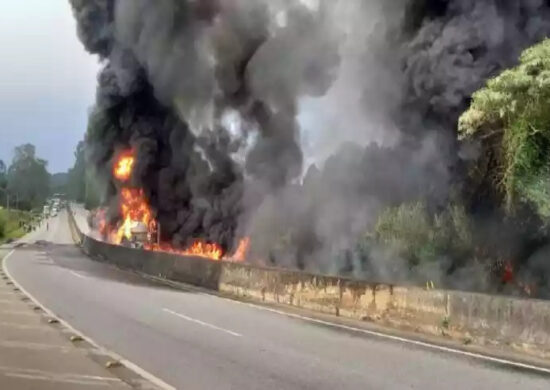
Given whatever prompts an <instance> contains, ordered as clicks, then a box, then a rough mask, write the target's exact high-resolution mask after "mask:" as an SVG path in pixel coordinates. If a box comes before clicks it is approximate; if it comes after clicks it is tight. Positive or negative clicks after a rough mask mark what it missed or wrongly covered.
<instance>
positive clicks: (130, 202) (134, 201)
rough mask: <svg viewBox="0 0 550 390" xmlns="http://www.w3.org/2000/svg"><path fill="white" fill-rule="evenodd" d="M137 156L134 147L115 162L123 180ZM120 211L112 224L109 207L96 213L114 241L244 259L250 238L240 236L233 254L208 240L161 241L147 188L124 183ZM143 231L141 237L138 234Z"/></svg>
mask: <svg viewBox="0 0 550 390" xmlns="http://www.w3.org/2000/svg"><path fill="white" fill-rule="evenodd" d="M134 162H135V157H134V152H133V151H132V150H129V151H126V152H123V153H121V154H120V156H119V157H118V159H117V161H116V162H115V164H114V166H113V176H114V177H115V178H116V179H117V180H118V181H120V182H122V183H124V182H126V181H128V179H129V178H130V176H131V175H132V168H133V166H134ZM119 213H120V216H121V222H120V223H119V224H118V225H117V226H112V225H110V224H109V223H108V222H107V218H106V212H105V210H98V213H97V215H96V217H97V218H98V219H99V222H98V224H97V225H98V230H99V232H100V234H101V235H102V237H104V238H105V239H107V240H108V241H109V242H111V243H113V244H118V245H120V244H122V243H123V242H124V241H125V240H126V241H128V242H135V241H139V242H141V244H142V246H143V248H144V249H147V250H151V251H161V252H167V253H174V254H178V255H183V256H199V257H204V258H208V259H211V260H222V259H223V260H229V261H244V259H245V257H246V254H247V251H248V247H249V245H250V239H249V238H248V237H246V238H243V239H242V240H240V242H239V244H238V246H237V249H236V250H235V252H234V254H233V255H226V256H224V250H223V248H222V246H221V245H219V244H217V243H210V242H206V241H204V240H194V241H193V242H192V243H191V245H189V247H187V248H185V249H179V248H174V247H173V246H172V245H171V244H169V243H166V242H158V241H157V239H158V231H157V229H159V228H161V227H160V226H159V225H158V223H157V221H156V220H155V218H154V217H153V211H152V210H151V207H150V206H149V203H148V201H147V198H146V196H145V193H144V191H143V189H141V188H131V187H125V186H124V187H122V188H121V190H120V196H119ZM138 235H140V237H138Z"/></svg>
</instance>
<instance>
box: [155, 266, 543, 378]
mask: <svg viewBox="0 0 550 390" xmlns="http://www.w3.org/2000/svg"><path fill="white" fill-rule="evenodd" d="M145 277H148V276H147V275H145ZM152 279H154V280H157V281H160V282H162V280H161V279H160V278H156V277H153V278H152ZM166 282H168V283H167V284H169V285H173V286H177V285H180V286H183V285H184V286H185V287H186V288H188V289H191V290H193V291H195V292H196V293H198V294H200V295H204V296H208V297H214V298H219V299H222V300H224V301H228V302H231V303H234V304H237V305H244V306H249V307H252V308H255V309H258V310H263V311H267V312H271V313H275V314H279V315H282V316H286V317H291V318H297V319H300V320H304V321H307V322H313V323H317V324H322V325H326V326H329V327H332V328H339V329H345V330H349V331H353V332H358V333H363V334H368V335H370V336H375V337H378V338H381V339H387V340H393V341H398V342H401V343H404V344H411V345H416V346H420V347H424V348H426V349H432V350H437V351H442V352H447V353H449V354H455V355H461V356H467V357H470V358H474V359H477V360H485V361H489V362H493V363H498V364H502V365H506V366H510V367H517V368H525V369H528V370H532V371H538V372H542V373H545V374H550V368H545V367H541V366H535V365H532V364H527V363H521V362H516V361H513V360H507V359H503V358H496V357H493V356H488V355H483V354H481V353H476V352H468V351H464V350H460V349H455V348H451V347H444V346H442V345H437V344H431V343H428V342H425V341H418V340H413V339H408V338H405V337H400V336H393V335H390V334H386V333H382V332H377V331H373V330H367V329H362V328H357V327H354V326H348V325H343V324H338V323H335V322H330V321H324V320H320V319H317V318H313V317H307V316H303V315H300V314H295V313H290V312H285V311H283V310H278V309H273V308H270V307H267V306H261V305H258V304H255V303H250V302H243V301H239V300H236V299H231V298H226V297H222V296H220V295H217V294H215V293H210V292H205V291H204V289H202V288H200V287H198V288H197V287H195V286H191V285H186V284H184V283H179V282H172V281H166Z"/></svg>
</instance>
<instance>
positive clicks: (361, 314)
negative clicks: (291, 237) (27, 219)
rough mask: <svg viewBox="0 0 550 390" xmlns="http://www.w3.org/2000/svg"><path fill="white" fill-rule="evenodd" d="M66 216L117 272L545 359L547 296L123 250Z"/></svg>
mask: <svg viewBox="0 0 550 390" xmlns="http://www.w3.org/2000/svg"><path fill="white" fill-rule="evenodd" d="M68 214H69V224H70V225H71V230H75V234H74V235H73V237H74V238H75V243H76V244H77V245H80V247H81V248H82V250H83V251H84V252H85V253H86V254H87V255H88V256H90V257H91V258H93V259H95V260H98V261H102V262H106V263H110V264H114V265H116V266H118V267H120V268H122V269H128V270H133V271H137V272H140V273H143V274H146V275H150V276H153V277H156V278H163V279H167V280H171V281H176V282H183V283H189V284H193V285H196V286H201V287H204V288H208V289H211V290H215V291H218V292H221V293H224V294H229V295H232V296H235V297H239V298H249V299H254V300H258V301H261V302H270V303H279V304H286V305H290V306H296V307H300V308H306V309H311V310H315V311H318V312H322V313H328V314H333V315H336V316H341V317H347V318H354V319H361V320H368V321H374V322H378V323H381V324H385V325H391V326H397V327H400V328H405V329H411V330H415V331H420V332H423V333H427V334H437V335H442V334H443V335H446V336H449V337H452V338H454V339H459V340H462V341H463V342H464V343H472V342H473V343H478V344H484V343H488V344H491V345H494V344H499V345H504V346H507V347H512V348H514V349H517V350H520V351H522V352H526V353H528V354H531V355H535V356H537V357H543V358H550V302H549V301H543V300H536V299H520V298H513V297H507V296H494V295H488V294H479V293H468V292H462V291H446V290H433V289H431V290H424V289H422V288H418V287H406V286H394V285H388V284H376V283H368V282H366V281H361V280H354V279H349V278H343V277H336V276H324V275H315V274H309V273H306V272H300V271H294V270H287V269H277V268H269V267H260V266H255V265H250V264H245V263H233V262H228V261H215V260H209V259H205V258H200V257H192V256H179V255H172V254H169V253H163V252H152V251H144V250H139V249H133V248H126V247H123V246H118V245H112V244H109V243H106V242H102V241H98V240H95V239H93V238H91V237H89V236H86V235H84V234H82V232H80V230H79V229H78V225H77V223H76V221H75V219H74V216H73V215H72V212H71V211H70V209H69V213H68Z"/></svg>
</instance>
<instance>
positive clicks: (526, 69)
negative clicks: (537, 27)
mask: <svg viewBox="0 0 550 390" xmlns="http://www.w3.org/2000/svg"><path fill="white" fill-rule="evenodd" d="M549 106H550V40H549V39H546V40H545V41H543V42H542V43H540V44H538V45H535V46H533V47H531V48H529V49H527V50H525V51H524V52H523V54H522V55H521V58H520V64H519V65H518V66H517V67H515V68H512V69H509V70H506V71H504V72H502V73H501V74H500V75H498V76H497V77H495V78H493V79H491V80H489V81H488V82H487V85H486V87H485V88H482V89H481V90H479V91H478V92H476V93H475V94H474V95H473V99H472V104H471V106H470V108H469V110H468V111H466V112H465V113H464V114H463V115H462V117H461V118H460V121H459V137H460V138H461V139H462V140H467V141H470V142H477V143H480V144H481V145H483V150H482V151H481V153H480V154H479V155H480V157H479V158H478V161H477V162H476V164H475V166H474V167H472V169H471V175H472V176H476V175H477V176H478V177H481V178H488V180H489V182H490V183H491V185H492V186H493V187H495V189H496V192H497V193H500V194H502V198H503V201H504V202H503V203H504V206H505V209H506V210H507V212H508V213H513V212H514V210H515V209H516V208H517V206H518V204H519V203H525V204H529V205H531V206H533V207H534V209H535V210H536V212H537V214H538V215H539V216H540V217H542V218H543V219H546V220H549V219H550V179H549V177H550V175H549V174H550V157H549V156H550V154H549V153H548V151H549V150H550V110H549V109H548V107H549Z"/></svg>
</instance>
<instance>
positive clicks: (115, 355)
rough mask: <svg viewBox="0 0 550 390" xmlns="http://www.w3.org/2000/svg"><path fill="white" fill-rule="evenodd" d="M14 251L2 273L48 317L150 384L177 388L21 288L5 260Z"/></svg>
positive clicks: (171, 388) (4, 262)
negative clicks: (58, 314)
mask: <svg viewBox="0 0 550 390" xmlns="http://www.w3.org/2000/svg"><path fill="white" fill-rule="evenodd" d="M14 252H15V249H14V250H12V251H11V252H10V253H8V254H7V255H6V256H5V257H4V259H3V261H2V270H3V271H4V273H5V274H6V275H8V278H10V280H11V281H12V282H13V284H14V285H16V286H17V287H18V288H19V289H20V290H21V291H22V292H23V294H25V295H26V296H27V297H29V298H30V299H31V301H33V303H34V304H35V305H37V306H40V307H41V308H42V310H43V311H44V312H45V313H46V314H48V315H49V316H50V317H54V318H56V319H57V320H58V321H59V323H60V324H61V325H63V326H64V327H65V328H67V329H69V330H70V331H71V332H73V333H74V334H76V335H78V336H80V337H82V339H83V340H86V341H87V342H88V343H89V344H91V345H93V346H94V347H95V348H96V349H98V350H99V351H100V352H102V353H104V354H106V355H109V356H110V357H111V358H112V359H113V360H117V361H119V362H120V363H121V364H122V365H124V366H125V367H126V368H128V369H130V370H132V371H134V372H135V373H136V374H138V375H139V376H141V377H142V378H144V379H146V380H147V381H149V382H151V383H152V384H154V385H155V386H157V387H158V388H159V389H162V390H177V389H176V388H175V387H174V386H172V385H169V384H168V383H166V382H164V381H163V380H162V379H160V378H158V377H156V376H154V375H153V374H151V373H150V372H149V371H146V370H144V369H143V368H141V367H140V366H138V365H137V364H135V363H132V362H131V361H130V360H128V359H126V358H125V357H123V356H121V355H119V354H118V353H116V352H114V351H111V350H109V349H107V348H105V347H102V346H101V345H99V344H98V343H96V342H95V341H94V340H92V339H91V338H89V337H88V336H86V335H84V333H82V332H81V331H79V330H78V329H76V328H75V327H74V326H72V325H70V324H69V323H68V322H67V321H65V320H63V319H61V318H59V317H58V316H56V315H55V313H54V312H52V311H51V310H50V309H48V308H47V307H46V306H44V305H43V304H41V303H40V301H39V300H38V299H36V298H35V297H34V296H33V295H32V294H31V293H29V292H28V291H27V290H25V289H24V288H23V286H21V285H20V284H19V283H18V282H17V281H16V280H15V279H14V278H13V276H12V275H11V273H10V271H9V270H8V266H7V264H8V263H7V260H8V258H9V257H10V256H11V255H12V254H13V253H14Z"/></svg>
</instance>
